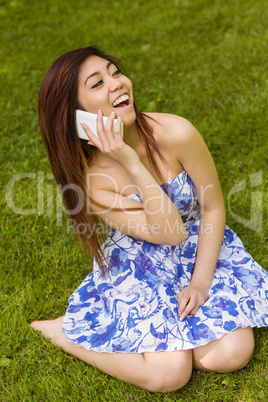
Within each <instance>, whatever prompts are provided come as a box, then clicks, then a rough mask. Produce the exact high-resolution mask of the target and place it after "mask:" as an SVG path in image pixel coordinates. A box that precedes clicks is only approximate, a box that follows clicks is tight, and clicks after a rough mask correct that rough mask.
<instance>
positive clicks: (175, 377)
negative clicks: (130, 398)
mask: <svg viewBox="0 0 268 402" xmlns="http://www.w3.org/2000/svg"><path fill="white" fill-rule="evenodd" d="M62 321H63V317H60V318H57V319H56V320H51V321H34V322H32V323H31V324H30V326H31V327H32V328H33V329H35V330H38V331H41V333H42V334H43V335H44V336H45V337H47V338H51V340H52V342H53V344H54V345H56V346H59V347H61V348H63V350H65V351H66V352H67V353H70V354H72V355H74V356H76V357H78V358H79V359H81V360H83V361H85V362H86V363H88V364H90V365H92V366H95V367H97V368H98V369H100V370H102V371H104V372H105V373H107V374H109V375H111V376H113V377H117V378H119V379H121V380H123V381H129V382H131V383H133V384H135V385H137V386H139V387H142V388H146V389H147V390H148V391H151V392H168V391H174V390H177V389H179V388H182V387H183V386H184V385H185V384H186V383H187V382H188V381H189V379H190V377H191V373H192V350H185V351H184V350H181V351H174V352H155V353H153V352H146V353H97V352H94V351H92V350H87V349H85V348H82V347H79V346H77V345H75V344H74V343H73V342H69V341H68V340H67V339H66V338H65V336H64V335H63V333H62Z"/></svg>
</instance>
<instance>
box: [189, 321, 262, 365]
mask: <svg viewBox="0 0 268 402" xmlns="http://www.w3.org/2000/svg"><path fill="white" fill-rule="evenodd" d="M197 349H199V350H197V351H195V352H194V362H195V368H198V369H201V370H204V371H216V372H219V373H229V372H232V371H235V370H239V369H241V368H243V367H245V366H246V365H247V364H248V362H249V361H250V359H251V357H252V355H253V352H254V336H253V331H252V328H249V327H248V328H237V329H236V330H235V331H233V332H231V333H229V334H227V335H224V336H223V337H222V338H221V339H218V340H215V341H212V342H211V344H208V345H205V346H203V347H202V346H201V347H200V348H197Z"/></svg>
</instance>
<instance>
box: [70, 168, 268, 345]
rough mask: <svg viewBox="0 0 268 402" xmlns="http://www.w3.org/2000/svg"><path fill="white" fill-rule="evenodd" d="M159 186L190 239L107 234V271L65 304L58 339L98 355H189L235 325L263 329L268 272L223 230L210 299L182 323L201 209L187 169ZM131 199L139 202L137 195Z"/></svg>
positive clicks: (94, 273) (267, 308)
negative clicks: (181, 300) (171, 241)
mask: <svg viewBox="0 0 268 402" xmlns="http://www.w3.org/2000/svg"><path fill="white" fill-rule="evenodd" d="M162 188H163V190H164V191H165V192H167V194H168V195H169V197H170V198H171V199H172V201H173V203H174V204H175V206H176V207H177V209H178V210H179V212H180V214H181V217H182V219H183V221H184V224H185V227H186V230H187V234H188V237H187V239H186V240H185V241H184V242H183V243H181V244H179V245H177V246H170V245H159V244H153V243H148V242H145V241H141V240H139V239H137V238H133V237H130V236H127V235H125V234H123V233H121V232H119V231H116V230H114V229H110V232H109V235H108V238H107V240H106V241H105V243H104V244H103V249H104V252H105V256H106V257H107V260H108V261H109V263H110V265H111V267H112V270H110V269H107V272H106V274H105V275H104V276H103V275H102V273H101V270H100V268H99V266H98V264H97V263H96V261H94V267H93V271H92V272H91V273H90V274H89V275H88V276H87V277H86V278H85V280H84V281H83V282H82V283H81V285H80V286H79V287H78V288H77V289H76V290H75V292H74V293H73V294H72V295H71V297H70V299H69V307H68V309H67V312H66V314H65V318H64V321H63V333H64V335H65V336H66V338H67V339H68V340H69V341H71V342H74V343H75V344H77V345H79V346H82V347H84V348H86V349H90V350H94V351H96V352H109V353H115V352H124V353H142V352H158V351H173V350H181V349H192V348H195V347H197V346H201V345H204V344H206V343H208V342H210V341H211V340H213V339H218V338H220V337H222V336H223V335H224V334H226V333H228V332H231V331H233V330H234V329H236V328H237V327H248V326H249V327H263V326H268V273H267V272H266V271H265V270H264V269H263V268H262V267H260V265H259V264H257V263H256V262H255V261H254V260H253V258H252V257H251V256H250V254H249V253H248V252H247V250H246V249H245V248H244V246H243V244H242V242H241V240H240V239H239V238H238V236H237V235H236V234H235V233H234V232H233V231H232V230H231V229H230V228H228V226H226V228H225V233H224V238H223V242H222V247H221V251H220V254H219V258H218V262H217V265H216V268H215V273H214V278H213V281H212V284H211V287H210V291H209V298H208V300H207V301H206V303H205V304H204V305H203V306H201V307H200V308H199V309H198V311H197V312H196V314H195V315H191V316H188V317H187V318H186V319H185V320H183V321H182V320H181V319H180V317H179V316H178V307H179V306H178V302H177V298H176V295H177V294H178V293H179V292H180V291H181V289H183V288H184V287H185V286H187V285H188V284H189V282H190V280H191V275H192V272H193V270H194V265H195V258H196V250H197V240H198V231H199V220H200V206H199V204H198V202H197V196H196V190H195V187H194V185H193V182H192V180H191V179H190V177H189V176H188V175H187V173H186V172H185V171H183V172H182V173H180V174H179V175H178V176H177V177H175V178H173V179H172V180H170V181H169V182H168V183H166V184H165V185H162ZM129 197H130V198H132V199H134V200H137V201H139V202H141V199H140V197H139V194H138V193H136V194H133V195H131V196H129Z"/></svg>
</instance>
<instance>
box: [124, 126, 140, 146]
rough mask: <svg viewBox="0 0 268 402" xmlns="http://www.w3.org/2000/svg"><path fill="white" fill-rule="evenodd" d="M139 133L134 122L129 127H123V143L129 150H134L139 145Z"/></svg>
mask: <svg viewBox="0 0 268 402" xmlns="http://www.w3.org/2000/svg"><path fill="white" fill-rule="evenodd" d="M140 140H141V138H140V133H139V130H138V126H137V123H136V121H135V122H134V123H133V124H131V126H129V127H126V126H124V142H125V143H126V144H127V145H129V146H130V147H131V148H133V149H136V148H137V146H138V144H139V143H140Z"/></svg>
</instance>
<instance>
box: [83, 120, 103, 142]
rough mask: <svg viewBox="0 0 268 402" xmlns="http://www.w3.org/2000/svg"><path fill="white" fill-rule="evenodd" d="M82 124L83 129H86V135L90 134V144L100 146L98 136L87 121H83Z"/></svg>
mask: <svg viewBox="0 0 268 402" xmlns="http://www.w3.org/2000/svg"><path fill="white" fill-rule="evenodd" d="M81 126H82V127H83V130H84V131H85V133H86V135H87V136H88V141H89V142H88V143H89V144H90V145H94V146H96V147H100V146H101V143H100V141H99V139H98V137H97V136H96V135H95V134H94V133H93V132H92V131H91V130H90V128H89V127H88V125H87V124H86V123H81Z"/></svg>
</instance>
